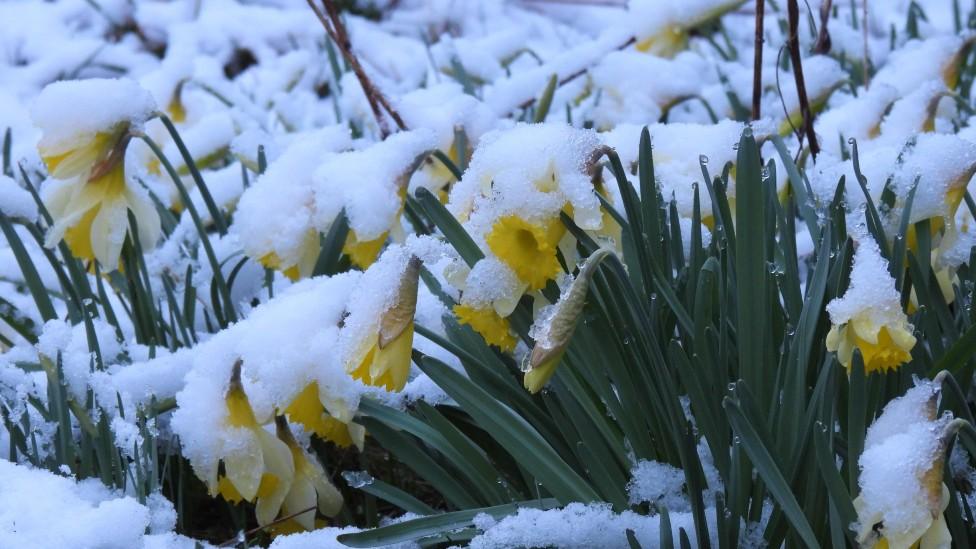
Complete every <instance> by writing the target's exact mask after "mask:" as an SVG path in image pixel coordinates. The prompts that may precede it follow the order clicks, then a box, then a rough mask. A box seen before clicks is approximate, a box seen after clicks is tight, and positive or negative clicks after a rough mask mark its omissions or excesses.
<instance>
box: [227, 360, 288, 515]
mask: <svg viewBox="0 0 976 549" xmlns="http://www.w3.org/2000/svg"><path fill="white" fill-rule="evenodd" d="M225 400H226V403H227V426H228V428H230V429H232V430H238V431H239V434H240V435H241V439H240V442H241V447H240V448H238V449H237V451H231V452H229V453H228V454H227V455H225V456H223V459H222V462H223V466H224V474H223V475H222V476H219V477H218V481H217V486H216V487H211V492H215V491H216V492H218V493H220V495H221V496H223V497H224V499H226V500H228V501H233V502H238V501H241V500H245V501H252V502H254V503H255V512H256V515H257V519H258V524H261V525H265V524H269V523H271V522H272V521H274V519H275V518H276V517H277V516H278V510H279V509H280V508H281V505H282V503H283V502H284V501H285V497H286V495H287V494H288V493H289V491H290V488H291V483H292V480H293V479H294V476H295V465H294V463H293V460H292V456H291V451H290V450H289V449H288V446H286V445H285V443H284V442H282V441H281V440H279V439H278V438H277V437H275V436H274V435H273V434H271V433H270V432H268V431H267V430H266V429H265V428H264V427H263V426H262V425H261V424H260V423H259V422H258V420H257V418H256V417H255V416H254V410H252V409H251V403H250V402H249V401H248V399H247V394H245V393H244V387H243V385H242V384H241V362H240V361H238V362H237V363H235V364H234V369H233V373H232V374H231V379H230V384H229V386H228V388H227V395H226V397H225ZM214 488H216V490H214Z"/></svg>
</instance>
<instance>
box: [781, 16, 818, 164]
mask: <svg viewBox="0 0 976 549" xmlns="http://www.w3.org/2000/svg"><path fill="white" fill-rule="evenodd" d="M786 11H787V17H788V18H789V28H790V35H789V38H788V39H787V41H786V43H787V46H788V48H789V50H790V61H791V62H792V63H793V79H794V80H795V81H796V96H797V99H799V101H800V114H801V115H802V116H803V129H804V133H805V134H806V136H807V141H809V142H810V154H812V155H813V158H814V159H816V158H817V154H819V153H820V146H819V145H817V135H816V134H815V133H814V131H813V112H812V111H811V110H810V101H809V100H808V99H807V88H806V84H804V82H803V64H802V61H801V59H800V40H799V38H798V37H797V32H798V27H799V26H800V25H799V23H800V7H799V6H798V5H797V0H787V2H786ZM787 116H788V115H787Z"/></svg>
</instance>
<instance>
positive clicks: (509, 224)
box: [485, 215, 566, 290]
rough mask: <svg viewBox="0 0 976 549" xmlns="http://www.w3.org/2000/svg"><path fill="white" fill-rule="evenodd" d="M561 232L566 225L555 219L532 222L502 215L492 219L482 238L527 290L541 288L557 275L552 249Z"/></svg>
mask: <svg viewBox="0 0 976 549" xmlns="http://www.w3.org/2000/svg"><path fill="white" fill-rule="evenodd" d="M565 233H566V227H565V226H564V225H563V224H562V222H561V221H560V220H559V218H555V219H550V220H548V221H546V222H544V223H532V222H529V221H526V220H525V219H523V218H521V217H519V216H517V215H506V216H502V217H501V218H499V219H498V220H497V221H495V224H494V225H493V226H492V228H491V231H490V232H489V233H488V236H487V237H486V238H485V241H486V242H487V244H488V247H489V248H490V249H491V251H492V252H493V253H494V254H495V255H496V256H497V257H498V259H500V260H501V261H502V262H503V263H505V264H506V265H508V266H509V267H510V268H511V269H512V270H513V271H515V274H516V275H517V276H518V278H519V280H521V281H522V282H524V283H525V284H527V285H528V287H529V289H531V290H541V289H542V288H544V287H545V286H546V282H547V281H549V280H551V279H553V278H555V277H556V275H557V274H559V270H560V268H561V267H560V265H559V260H558V259H557V258H556V250H557V246H558V244H559V241H560V240H561V239H562V237H563V235H564V234H565Z"/></svg>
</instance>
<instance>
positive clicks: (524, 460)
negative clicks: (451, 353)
mask: <svg viewBox="0 0 976 549" xmlns="http://www.w3.org/2000/svg"><path fill="white" fill-rule="evenodd" d="M420 368H421V370H423V371H424V372H425V373H426V374H427V375H429V376H430V377H431V379H433V380H434V382H435V383H437V385H438V386H440V387H441V388H442V389H444V391H445V392H446V393H447V394H448V395H450V396H451V397H452V398H454V400H455V401H457V402H458V404H460V405H461V407H462V408H463V409H464V411H466V412H467V413H468V414H469V415H471V417H472V418H474V419H475V421H477V422H478V424H479V425H480V426H481V427H482V428H484V429H485V430H486V431H488V432H489V433H491V434H492V436H494V437H495V439H496V440H497V441H498V443H499V444H501V445H502V446H503V447H504V448H505V449H506V450H507V451H508V452H509V453H510V454H511V455H512V457H513V458H515V460H516V461H518V462H519V464H520V465H522V466H523V467H524V468H525V470H526V471H528V472H529V473H530V474H532V475H533V476H535V477H536V479H537V480H538V481H539V482H540V483H541V484H542V486H543V488H545V489H546V490H548V491H549V492H550V493H552V495H553V496H555V497H556V498H557V499H558V500H559V501H560V502H562V503H569V502H573V501H583V502H589V501H598V500H599V499H600V498H599V496H598V495H597V493H596V492H595V491H594V490H593V488H592V487H591V486H590V485H589V484H587V482H586V481H585V480H583V478H581V477H580V476H579V475H578V474H577V473H576V471H574V470H573V469H572V468H570V467H569V465H567V464H566V462H565V461H564V459H563V458H562V457H561V456H560V455H559V454H558V453H557V452H556V451H555V450H553V448H552V446H550V445H549V443H548V442H546V440H545V439H544V438H542V435H540V434H539V432H538V431H536V430H535V429H534V428H533V427H532V426H531V425H530V424H529V423H528V422H527V421H526V420H525V419H524V418H523V417H522V416H520V415H518V414H517V413H515V411H513V410H512V409H511V408H509V407H508V406H505V405H504V404H502V403H501V402H499V401H498V400H497V399H495V398H494V397H492V396H491V395H490V394H488V393H487V392H486V391H485V390H484V389H482V388H481V387H478V386H477V385H475V384H474V383H472V382H471V380H469V379H468V378H466V377H464V376H463V375H461V373H459V372H457V371H455V370H454V369H452V368H451V367H449V366H447V365H446V364H444V363H443V362H441V361H439V360H437V359H434V358H431V357H426V356H425V357H423V359H422V360H421V361H420Z"/></svg>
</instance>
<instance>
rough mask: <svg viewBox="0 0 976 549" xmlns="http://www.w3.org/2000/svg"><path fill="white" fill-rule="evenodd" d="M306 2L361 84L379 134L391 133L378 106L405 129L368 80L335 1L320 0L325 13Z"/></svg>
mask: <svg viewBox="0 0 976 549" xmlns="http://www.w3.org/2000/svg"><path fill="white" fill-rule="evenodd" d="M306 2H307V3H308V5H309V7H310V8H312V11H313V12H315V16H316V17H318V19H319V22H320V23H322V26H323V27H324V28H325V32H326V33H327V34H328V35H329V38H331V39H332V41H333V42H335V44H336V46H338V47H339V51H340V52H342V57H343V58H345V60H346V62H347V63H349V67H350V68H352V71H353V73H355V75H356V78H357V79H358V80H359V85H360V86H362V88H363V93H364V94H365V95H366V100H367V101H368V102H369V107H370V109H371V110H372V111H373V116H374V117H375V118H376V124H377V125H378V126H379V129H380V135H381V136H382V137H383V138H384V139H385V138H386V137H387V136H388V135H390V133H391V132H390V128H389V125H388V123H387V121H386V117H385V116H383V112H382V111H381V110H380V107H382V108H383V110H385V111H386V112H387V113H389V115H390V118H392V119H393V121H394V122H396V125H397V127H398V128H399V129H401V130H405V129H407V125H406V124H405V123H404V122H403V118H401V117H400V113H398V112H397V111H396V109H394V108H393V107H392V105H390V102H389V101H387V99H386V97H385V96H384V95H383V93H382V92H380V90H379V89H378V88H377V87H376V86H375V85H374V84H373V81H372V80H370V78H369V76H368V75H367V74H366V71H365V70H364V69H363V66H362V64H361V63H360V62H359V58H358V57H356V55H355V54H354V53H353V51H352V42H351V41H350V40H349V33H348V32H347V31H346V25H345V23H343V22H342V17H341V16H340V15H339V9H338V8H337V7H336V5H335V2H333V1H332V0H322V5H323V6H324V7H325V13H323V12H322V10H321V9H320V8H319V7H318V6H317V5H316V4H315V0H306Z"/></svg>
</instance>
